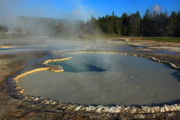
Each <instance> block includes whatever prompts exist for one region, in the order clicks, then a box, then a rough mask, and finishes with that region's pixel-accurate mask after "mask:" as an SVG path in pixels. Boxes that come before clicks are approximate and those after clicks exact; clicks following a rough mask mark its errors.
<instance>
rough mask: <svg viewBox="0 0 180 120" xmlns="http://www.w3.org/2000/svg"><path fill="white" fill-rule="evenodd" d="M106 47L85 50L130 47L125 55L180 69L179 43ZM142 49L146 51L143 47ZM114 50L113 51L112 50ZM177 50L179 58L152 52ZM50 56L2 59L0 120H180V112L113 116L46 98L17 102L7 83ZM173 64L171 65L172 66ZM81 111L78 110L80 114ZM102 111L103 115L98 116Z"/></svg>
mask: <svg viewBox="0 0 180 120" xmlns="http://www.w3.org/2000/svg"><path fill="white" fill-rule="evenodd" d="M103 44H104V46H103V45H101V46H100V47H97V46H95V45H89V46H87V47H86V48H85V49H84V50H92V49H93V50H95V51H100V50H99V49H97V48H100V49H101V50H106V51H108V50H107V49H105V48H107V47H110V49H111V50H114V51H117V50H119V49H118V48H119V47H118V46H121V47H122V46H131V48H132V49H125V50H123V49H121V50H122V52H123V53H127V54H130V55H131V54H132V55H137V56H142V57H146V58H150V59H153V60H155V61H157V62H162V63H166V64H168V65H169V66H170V67H173V68H176V69H179V68H180V56H179V55H180V53H179V52H180V50H179V49H180V44H179V43H167V42H166V43H164V42H154V41H129V40H128V39H114V40H108V41H103ZM142 46H143V47H142ZM111 47H112V48H113V49H112V48H111ZM159 49H160V50H174V51H176V52H177V53H176V54H171V53H170V54H169V53H168V52H167V53H166V52H162V53H161V52H158V53H157V52H153V51H156V50H159ZM46 54H49V53H47V52H45V51H39V52H36V51H33V52H28V53H16V54H8V55H0V120H17V119H18V120H46V119H47V120H62V119H63V120H70V119H72V120H96V119H99V120H118V119H122V120H130V119H143V120H148V119H154V120H179V119H180V111H173V112H171V111H166V109H164V111H162V112H155V113H148V112H146V113H128V112H121V113H115V112H114V113H113V112H107V111H106V112H101V111H102V109H100V108H99V109H96V110H94V111H87V110H84V109H82V108H77V106H73V105H65V104H61V103H58V102H57V101H51V100H48V101H47V100H46V99H44V98H42V99H41V98H33V97H31V96H29V98H27V97H26V98H23V99H20V98H14V97H12V96H10V94H9V92H8V85H7V84H6V79H7V78H8V77H9V76H10V75H12V74H14V73H15V72H16V71H17V70H19V69H21V68H22V67H23V66H25V65H27V63H28V62H29V61H31V60H34V59H37V58H41V57H42V56H44V55H46ZM170 63H171V64H170ZM78 109H79V110H78ZM99 111H100V112H99Z"/></svg>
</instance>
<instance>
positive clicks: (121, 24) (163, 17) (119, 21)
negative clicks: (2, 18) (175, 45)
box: [0, 10, 180, 37]
mask: <svg viewBox="0 0 180 120" xmlns="http://www.w3.org/2000/svg"><path fill="white" fill-rule="evenodd" d="M20 21H21V22H20V23H22V25H19V24H17V26H16V27H15V28H14V29H13V31H14V32H15V33H18V34H27V35H29V34H30V35H31V34H39V33H41V34H42V33H43V34H45V35H52V36H61V35H62V36H69V35H78V36H82V35H86V34H99V33H104V34H111V35H119V36H150V37H156V36H172V37H180V11H179V12H172V13H171V14H168V12H167V11H165V12H158V11H152V10H146V12H145V14H144V15H143V16H142V17H141V15H140V13H139V12H138V11H137V12H136V13H133V14H130V15H128V14H127V13H123V14H122V15H121V16H117V15H115V13H114V12H112V14H111V15H106V16H103V17H99V18H95V17H92V18H91V19H90V20H88V21H86V22H85V21H78V20H76V21H68V20H63V19H47V18H31V17H20ZM35 23H36V24H35ZM7 31H11V32H13V31H12V29H10V30H8V27H6V26H3V25H0V32H7Z"/></svg>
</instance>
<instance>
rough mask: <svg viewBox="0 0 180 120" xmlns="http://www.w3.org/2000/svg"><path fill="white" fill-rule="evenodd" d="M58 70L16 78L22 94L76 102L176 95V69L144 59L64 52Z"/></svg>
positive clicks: (145, 101) (121, 101) (154, 100)
mask: <svg viewBox="0 0 180 120" xmlns="http://www.w3.org/2000/svg"><path fill="white" fill-rule="evenodd" d="M64 57H72V59H71V60H68V61H64V62H54V63H50V64H51V65H61V66H62V67H63V68H64V70H65V71H64V72H62V73H53V72H50V71H43V72H37V73H34V74H31V75H28V76H25V77H23V78H22V79H20V86H22V87H23V88H24V89H25V94H30V95H35V96H44V97H48V98H54V99H57V100H61V101H63V102H65V103H78V104H123V105H132V104H152V103H162V102H169V101H174V100H177V99H180V94H179V92H178V91H180V82H179V81H178V79H177V76H175V74H177V73H178V71H176V70H173V69H171V68H168V67H167V66H165V65H163V64H159V63H156V62H153V61H151V60H148V59H144V58H139V57H132V56H122V55H102V54H81V55H70V54H69V55H67V56H64Z"/></svg>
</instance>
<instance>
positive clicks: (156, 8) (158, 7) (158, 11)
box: [152, 5, 162, 14]
mask: <svg viewBox="0 0 180 120" xmlns="http://www.w3.org/2000/svg"><path fill="white" fill-rule="evenodd" d="M152 12H153V13H157V14H159V13H161V12H162V9H161V6H159V5H154V6H153V7H152Z"/></svg>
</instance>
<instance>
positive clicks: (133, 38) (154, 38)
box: [130, 37, 180, 42]
mask: <svg viewBox="0 0 180 120" xmlns="http://www.w3.org/2000/svg"><path fill="white" fill-rule="evenodd" d="M130 39H131V40H154V41H163V42H180V37H130Z"/></svg>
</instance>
